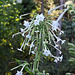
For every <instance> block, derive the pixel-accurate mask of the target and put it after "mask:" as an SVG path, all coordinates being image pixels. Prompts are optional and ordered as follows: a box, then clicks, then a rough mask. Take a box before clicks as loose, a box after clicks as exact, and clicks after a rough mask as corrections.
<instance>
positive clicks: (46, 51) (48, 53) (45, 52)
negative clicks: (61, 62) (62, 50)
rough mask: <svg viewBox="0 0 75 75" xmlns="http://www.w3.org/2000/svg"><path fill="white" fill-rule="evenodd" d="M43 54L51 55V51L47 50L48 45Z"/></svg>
mask: <svg viewBox="0 0 75 75" xmlns="http://www.w3.org/2000/svg"><path fill="white" fill-rule="evenodd" d="M43 54H44V55H46V56H48V55H51V53H50V51H49V50H47V49H46V47H45V50H44V53H43Z"/></svg>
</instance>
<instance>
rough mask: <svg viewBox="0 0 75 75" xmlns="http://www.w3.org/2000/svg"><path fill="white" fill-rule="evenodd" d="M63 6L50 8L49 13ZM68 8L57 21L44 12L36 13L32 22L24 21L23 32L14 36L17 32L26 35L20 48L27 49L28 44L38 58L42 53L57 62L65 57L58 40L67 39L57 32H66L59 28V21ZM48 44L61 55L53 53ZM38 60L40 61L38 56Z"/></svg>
mask: <svg viewBox="0 0 75 75" xmlns="http://www.w3.org/2000/svg"><path fill="white" fill-rule="evenodd" d="M64 5H65V4H64ZM64 5H61V6H64ZM61 6H58V7H56V8H53V9H51V10H49V11H48V14H50V13H51V11H52V10H55V9H58V8H59V7H61ZM68 9H69V7H67V9H65V10H64V12H63V13H62V14H61V15H60V16H59V17H58V19H57V20H56V21H54V20H47V19H46V17H45V16H44V15H43V14H42V13H41V14H38V15H36V17H35V18H33V19H32V20H31V21H30V22H28V21H24V24H23V25H24V26H25V28H24V29H23V28H20V29H21V32H18V33H16V34H14V35H13V37H14V36H15V35H17V34H21V35H22V36H23V37H25V39H24V42H23V43H22V45H21V48H20V49H19V48H18V50H19V51H23V49H25V47H26V46H29V47H30V49H29V54H30V53H32V54H35V55H36V58H37V56H38V55H41V54H42V55H45V56H50V57H53V58H55V60H54V62H56V63H57V62H58V61H60V62H61V61H62V59H63V55H61V54H62V52H61V51H60V49H59V48H61V46H60V44H59V43H58V42H60V41H61V44H63V43H64V42H65V40H62V39H60V38H59V37H58V35H56V34H55V33H57V31H58V32H59V35H61V34H63V33H64V31H62V30H60V29H59V26H60V24H59V21H60V20H61V18H62V17H63V15H64V14H65V12H66V11H67V10H68ZM20 18H21V17H20ZM30 41H31V43H30ZM40 43H41V44H40ZM52 43H53V44H52ZM47 44H49V45H51V46H52V47H54V48H55V49H56V50H57V51H58V52H59V56H54V55H53V54H52V53H51V51H50V49H49V48H48V47H47ZM41 47H42V50H41ZM58 47H59V48H58ZM60 55H61V56H60ZM36 58H35V59H36ZM37 60H38V61H39V59H38V58H37ZM16 75H22V70H21V71H17V73H16Z"/></svg>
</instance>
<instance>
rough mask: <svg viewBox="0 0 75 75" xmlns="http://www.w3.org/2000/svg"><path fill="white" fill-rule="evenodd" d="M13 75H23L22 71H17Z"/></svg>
mask: <svg viewBox="0 0 75 75" xmlns="http://www.w3.org/2000/svg"><path fill="white" fill-rule="evenodd" d="M15 75H23V72H22V71H17V73H16V74H15Z"/></svg>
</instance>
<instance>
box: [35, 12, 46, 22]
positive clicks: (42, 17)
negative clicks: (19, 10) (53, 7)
mask: <svg viewBox="0 0 75 75" xmlns="http://www.w3.org/2000/svg"><path fill="white" fill-rule="evenodd" d="M44 18H45V17H44V15H43V14H42V13H41V14H40V15H39V14H38V15H37V16H36V20H39V21H43V20H44Z"/></svg>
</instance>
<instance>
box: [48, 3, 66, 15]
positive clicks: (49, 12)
mask: <svg viewBox="0 0 75 75" xmlns="http://www.w3.org/2000/svg"><path fill="white" fill-rule="evenodd" d="M64 5H65V4H63V5H60V6H57V7H55V8H53V9H51V10H49V11H48V15H50V14H51V12H52V11H53V10H56V9H58V8H60V7H62V6H64Z"/></svg>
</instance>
